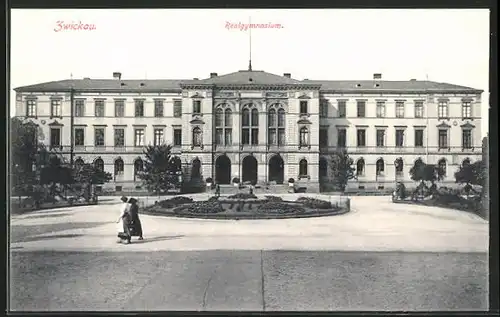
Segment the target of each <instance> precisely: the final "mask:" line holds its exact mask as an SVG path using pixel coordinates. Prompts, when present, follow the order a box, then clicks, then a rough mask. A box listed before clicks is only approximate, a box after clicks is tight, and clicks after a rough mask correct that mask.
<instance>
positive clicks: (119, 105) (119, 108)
mask: <svg viewBox="0 0 500 317" xmlns="http://www.w3.org/2000/svg"><path fill="white" fill-rule="evenodd" d="M115 117H117V118H121V117H125V101H124V100H115Z"/></svg>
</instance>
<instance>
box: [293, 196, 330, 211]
mask: <svg viewBox="0 0 500 317" xmlns="http://www.w3.org/2000/svg"><path fill="white" fill-rule="evenodd" d="M297 202H300V203H302V204H303V205H304V206H306V207H308V208H313V209H331V208H332V203H331V202H329V201H325V200H321V199H316V198H309V197H299V199H297Z"/></svg>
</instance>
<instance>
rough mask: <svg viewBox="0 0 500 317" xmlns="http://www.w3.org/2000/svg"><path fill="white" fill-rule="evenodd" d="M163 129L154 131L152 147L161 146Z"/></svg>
mask: <svg viewBox="0 0 500 317" xmlns="http://www.w3.org/2000/svg"><path fill="white" fill-rule="evenodd" d="M163 141H164V140H163V129H155V130H154V145H156V146H158V145H162V144H163Z"/></svg>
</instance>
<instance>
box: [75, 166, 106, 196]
mask: <svg viewBox="0 0 500 317" xmlns="http://www.w3.org/2000/svg"><path fill="white" fill-rule="evenodd" d="M111 179H112V176H111V174H110V173H108V172H105V171H103V170H101V169H99V168H96V167H95V166H94V165H93V164H89V163H84V164H82V165H77V166H75V167H74V169H73V181H74V182H75V183H77V184H80V185H81V186H82V187H83V189H84V194H83V196H84V197H85V199H86V200H87V201H89V200H90V197H91V189H92V185H100V184H104V183H107V182H109V181H110V180H111Z"/></svg>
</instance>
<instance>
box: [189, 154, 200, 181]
mask: <svg viewBox="0 0 500 317" xmlns="http://www.w3.org/2000/svg"><path fill="white" fill-rule="evenodd" d="M200 177H201V161H200V159H198V158H195V159H194V160H193V162H192V165H191V179H199V178H200Z"/></svg>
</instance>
